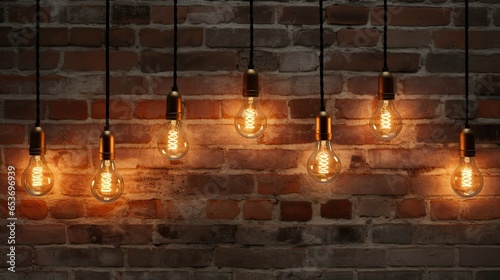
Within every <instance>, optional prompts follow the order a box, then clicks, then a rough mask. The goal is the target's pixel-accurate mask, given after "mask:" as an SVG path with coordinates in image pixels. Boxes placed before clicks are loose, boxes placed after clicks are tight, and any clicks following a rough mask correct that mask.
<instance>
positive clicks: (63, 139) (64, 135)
mask: <svg viewBox="0 0 500 280" xmlns="http://www.w3.org/2000/svg"><path fill="white" fill-rule="evenodd" d="M43 127H44V130H45V135H46V137H47V140H46V141H47V143H51V145H97V141H98V139H99V135H100V134H101V132H102V128H103V125H101V124H71V125H68V124H66V125H61V124H57V125H56V124H46V125H44V126H43ZM95 147H97V146H95Z"/></svg>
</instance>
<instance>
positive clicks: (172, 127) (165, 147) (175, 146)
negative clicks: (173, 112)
mask: <svg viewBox="0 0 500 280" xmlns="http://www.w3.org/2000/svg"><path fill="white" fill-rule="evenodd" d="M157 145H158V150H159V151H160V154H161V155H162V156H163V157H165V158H167V159H169V160H179V159H181V158H183V157H184V156H185V155H186V154H187V152H188V149H189V144H188V141H187V139H186V136H185V135H184V132H183V131H182V126H181V122H180V121H178V120H169V121H168V125H167V128H166V129H165V130H163V132H162V133H161V134H160V137H159V138H158V144H157Z"/></svg>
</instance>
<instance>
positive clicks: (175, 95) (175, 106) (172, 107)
mask: <svg viewBox="0 0 500 280" xmlns="http://www.w3.org/2000/svg"><path fill="white" fill-rule="evenodd" d="M166 118H167V120H178V121H179V120H181V119H182V97H181V95H180V94H179V92H177V91H176V90H172V91H171V92H170V93H169V94H168V95H167V114H166Z"/></svg>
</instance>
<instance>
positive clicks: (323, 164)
mask: <svg viewBox="0 0 500 280" xmlns="http://www.w3.org/2000/svg"><path fill="white" fill-rule="evenodd" d="M319 19H320V31H319V33H320V55H319V60H320V63H319V65H320V68H319V69H320V70H319V71H320V73H319V75H320V97H321V98H320V100H321V111H320V112H319V114H318V115H317V116H316V147H315V149H314V151H313V153H312V155H311V156H310V157H309V160H308V161H307V172H308V173H309V176H311V178H312V179H314V180H315V181H317V182H320V183H329V182H333V181H334V180H335V179H337V177H338V176H339V175H340V167H341V164H340V160H339V158H338V156H337V155H336V154H335V152H334V151H333V149H332V143H331V140H332V118H331V117H330V115H329V114H328V113H327V112H326V107H325V93H324V82H323V76H324V73H323V72H324V70H323V64H324V63H323V57H324V55H323V52H324V51H323V48H324V47H323V44H324V42H323V41H324V40H323V0H320V1H319Z"/></svg>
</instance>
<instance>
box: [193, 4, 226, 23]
mask: <svg viewBox="0 0 500 280" xmlns="http://www.w3.org/2000/svg"><path fill="white" fill-rule="evenodd" d="M228 12H229V11H227V10H224V9H220V8H218V7H215V6H214V5H190V6H189V7H188V14H189V22H190V23H192V24H200V23H206V24H218V23H224V22H227V21H229V20H230V19H231V15H228V14H227V13H228Z"/></svg>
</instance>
